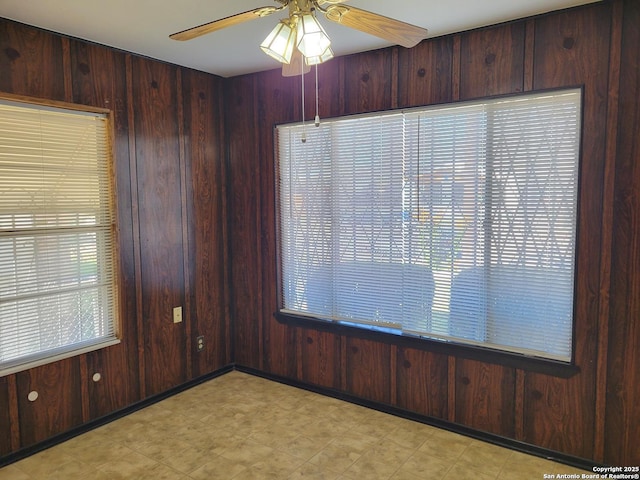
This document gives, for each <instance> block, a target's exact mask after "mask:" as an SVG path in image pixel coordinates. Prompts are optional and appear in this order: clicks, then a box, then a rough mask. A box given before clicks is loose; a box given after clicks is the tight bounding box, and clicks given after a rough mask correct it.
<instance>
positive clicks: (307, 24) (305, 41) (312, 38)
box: [297, 13, 331, 58]
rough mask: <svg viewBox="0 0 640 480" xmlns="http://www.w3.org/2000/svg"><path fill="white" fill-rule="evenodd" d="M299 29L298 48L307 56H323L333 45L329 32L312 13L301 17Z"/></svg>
mask: <svg viewBox="0 0 640 480" xmlns="http://www.w3.org/2000/svg"><path fill="white" fill-rule="evenodd" d="M297 30H298V40H297V41H298V50H300V52H302V54H303V55H304V56H305V57H307V58H309V57H319V56H321V55H322V54H323V53H324V52H325V51H326V50H327V48H329V45H331V40H329V37H328V36H327V32H325V31H324V28H322V25H320V23H318V20H316V17H314V16H313V15H312V14H311V13H306V14H304V15H302V16H301V17H300V20H299V21H298V26H297Z"/></svg>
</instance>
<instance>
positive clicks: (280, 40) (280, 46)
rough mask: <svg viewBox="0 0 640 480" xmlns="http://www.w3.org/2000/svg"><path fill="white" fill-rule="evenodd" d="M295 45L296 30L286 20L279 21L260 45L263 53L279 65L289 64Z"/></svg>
mask: <svg viewBox="0 0 640 480" xmlns="http://www.w3.org/2000/svg"><path fill="white" fill-rule="evenodd" d="M295 44H296V29H295V28H294V26H293V25H291V23H290V22H289V21H288V20H280V22H278V24H277V25H276V26H275V27H274V28H273V30H271V33H270V34H269V35H267V38H265V39H264V41H263V42H262V43H261V44H260V48H261V49H262V51H263V52H264V53H266V54H267V55H269V56H270V57H272V58H275V59H276V60H278V61H279V62H281V63H287V64H288V63H289V62H291V56H292V54H293V47H295Z"/></svg>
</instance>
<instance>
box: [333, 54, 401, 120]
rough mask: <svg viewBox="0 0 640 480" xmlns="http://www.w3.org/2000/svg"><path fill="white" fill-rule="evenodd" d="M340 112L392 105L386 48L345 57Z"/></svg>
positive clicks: (374, 109) (389, 69)
mask: <svg viewBox="0 0 640 480" xmlns="http://www.w3.org/2000/svg"><path fill="white" fill-rule="evenodd" d="M344 61H345V62H346V64H347V65H348V68H345V69H344V75H345V84H344V102H345V105H344V110H345V111H344V112H342V114H343V115H348V114H351V113H364V112H373V111H377V110H384V109H388V108H391V105H392V97H393V95H392V92H391V86H392V79H391V77H392V75H395V74H396V73H395V72H393V71H392V54H391V50H390V49H385V50H375V51H373V52H366V53H361V54H359V55H352V56H349V57H346V58H345V60H344Z"/></svg>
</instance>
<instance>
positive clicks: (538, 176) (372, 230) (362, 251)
mask: <svg viewBox="0 0 640 480" xmlns="http://www.w3.org/2000/svg"><path fill="white" fill-rule="evenodd" d="M580 109H581V91H580V90H577V89H576V90H563V91H555V92H544V93H536V94H527V95H518V96H513V97H507V98H497V99H491V100H483V101H473V102H465V103H457V104H449V105H444V106H442V105H439V106H432V107H424V108H420V109H412V110H406V111H390V112H384V113H378V114H374V115H365V116H354V117H344V118H337V119H331V120H326V121H324V122H323V123H322V124H321V125H320V126H319V127H314V126H305V125H300V124H293V125H281V126H278V127H277V128H276V145H277V146H276V154H277V158H278V194H279V227H280V229H279V230H280V231H279V248H280V259H281V262H280V263H281V264H280V269H281V271H280V279H281V285H280V293H281V294H280V297H281V298H280V312H281V313H283V314H290V315H295V316H308V317H313V318H316V319H321V320H326V321H333V322H341V323H346V324H350V325H354V326H361V327H365V328H373V329H377V330H383V331H388V332H392V333H404V334H407V335H413V336H418V337H429V338H432V339H439V340H443V341H454V342H458V343H466V344H474V345H482V346H484V347H490V348H495V349H499V350H506V351H510V352H515V353H520V354H525V355H531V356H539V357H545V358H550V359H555V360H561V361H570V360H571V357H572V338H573V335H572V330H573V297H574V265H575V249H576V247H575V239H576V216H577V213H576V210H577V207H576V205H577V189H578V159H579V149H580V131H581V112H580ZM303 136H304V137H305V138H306V141H305V142H303V141H302V138H303Z"/></svg>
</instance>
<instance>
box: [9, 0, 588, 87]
mask: <svg viewBox="0 0 640 480" xmlns="http://www.w3.org/2000/svg"><path fill="white" fill-rule="evenodd" d="M595 1H597V0H349V5H353V6H354V7H358V8H361V9H364V10H369V11H371V12H374V13H379V14H381V15H385V16H388V17H392V18H396V19H398V20H402V21H405V22H408V23H412V24H415V25H418V26H421V27H424V28H427V29H428V30H429V37H438V36H441V35H446V34H450V33H455V32H461V31H464V30H469V29H472V28H476V27H482V26H486V25H492V24H495V23H500V22H504V21H509V20H514V19H517V18H522V17H527V16H530V15H536V14H540V13H546V12H550V11H553V10H559V9H563V8H567V7H572V6H576V5H582V4H586V3H592V2H595ZM266 5H271V6H277V5H279V4H277V3H275V2H274V1H273V0H234V1H220V0H180V1H176V0H0V17H5V18H9V19H12V20H16V21H18V22H22V23H26V24H29V25H34V26H37V27H41V28H44V29H47V30H51V31H53V32H59V33H63V34H66V35H69V36H72V37H76V38H81V39H85V40H89V41H92V42H96V43H100V44H103V45H108V46H111V47H116V48H119V49H122V50H126V51H128V52H133V53H137V54H141V55H144V56H147V57H151V58H155V59H158V60H163V61H166V62H170V63H173V64H176V65H182V66H185V67H190V68H194V69H196V70H201V71H204V72H209V73H214V74H217V75H220V76H223V77H230V76H235V75H239V74H244V73H250V72H257V71H262V70H270V69H273V68H278V67H279V64H278V63H277V62H276V61H275V60H272V59H271V58H269V57H267V56H266V55H265V54H264V53H262V51H261V50H260V48H259V47H258V45H259V44H260V43H261V41H262V40H263V39H264V37H266V36H267V34H268V33H269V32H270V31H271V29H272V28H273V26H274V25H275V24H276V23H277V21H278V19H279V18H281V17H284V16H286V14H284V12H279V13H276V14H274V15H271V16H268V17H265V18H259V19H256V20H252V21H250V22H247V23H244V24H241V25H236V26H233V27H230V28H227V29H225V30H220V31H217V32H214V33H210V34H208V35H205V36H203V37H200V38H197V39H194V40H189V41H187V42H178V41H175V40H171V39H169V35H170V34H171V33H175V32H178V31H181V30H185V29H187V28H191V27H194V26H197V25H201V24H203V23H207V22H210V21H213V20H218V19H220V18H224V17H228V16H230V15H234V14H236V13H240V12H244V11H246V10H251V9H254V8H257V7H261V6H266ZM320 19H321V20H320V21H321V23H322V24H323V26H324V27H325V29H326V30H327V33H328V34H329V37H330V38H331V40H332V48H333V50H334V52H335V54H336V55H337V56H340V55H346V54H350V53H356V52H363V51H367V50H374V49H377V48H381V47H386V46H389V43H388V42H385V41H384V40H380V39H378V38H376V37H373V36H371V35H368V34H365V33H361V32H358V31H355V30H352V29H350V28H347V27H344V26H342V25H337V24H335V23H333V22H330V21H328V20H326V19H324V18H322V17H320Z"/></svg>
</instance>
